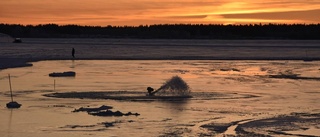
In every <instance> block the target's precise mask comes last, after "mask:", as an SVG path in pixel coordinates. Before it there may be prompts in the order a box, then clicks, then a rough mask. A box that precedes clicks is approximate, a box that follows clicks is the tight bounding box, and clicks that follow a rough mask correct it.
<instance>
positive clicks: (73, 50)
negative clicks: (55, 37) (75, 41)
mask: <svg viewBox="0 0 320 137" xmlns="http://www.w3.org/2000/svg"><path fill="white" fill-rule="evenodd" d="M74 53H76V50H75V49H74V48H72V57H73V58H75V57H74Z"/></svg>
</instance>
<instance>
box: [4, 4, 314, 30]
mask: <svg viewBox="0 0 320 137" xmlns="http://www.w3.org/2000/svg"><path fill="white" fill-rule="evenodd" d="M318 9H320V2H319V1H315V0H308V1H306V0H255V1H252V0H243V1H241V2H239V1H236V0H215V1H212V0H175V1H172V0H117V1H107V0H2V1H0V22H2V23H19V24H45V23H57V24H80V25H101V26H106V25H140V24H162V23H204V24H207V23H212V24H214V23H219V24H220V23H230V22H239V21H240V22H243V21H244V20H247V21H245V22H248V23H250V22H253V23H255V22H259V20H260V22H268V21H270V22H274V21H279V22H281V23H292V22H294V21H297V23H300V22H306V23H319V20H317V19H312V18H314V17H315V15H316V14H318V15H319V13H318V12H317V11H318ZM279 13H280V14H281V16H280V14H279ZM300 13H301V14H300ZM303 13H305V14H312V15H308V16H307V17H306V16H302V14H303ZM276 15H278V16H276ZM259 16H263V17H259ZM288 16H294V17H292V18H291V19H290V18H288ZM241 20H242V21H241Z"/></svg>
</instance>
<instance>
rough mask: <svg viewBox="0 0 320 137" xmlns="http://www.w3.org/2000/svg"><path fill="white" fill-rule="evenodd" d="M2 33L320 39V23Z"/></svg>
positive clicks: (14, 28) (5, 27)
mask: <svg viewBox="0 0 320 137" xmlns="http://www.w3.org/2000/svg"><path fill="white" fill-rule="evenodd" d="M0 33H5V34H8V35H10V36H12V37H21V38H138V39H298V40H305V39H318V40H319V39H320V24H248V25H220V24H208V25H207V24H159V25H141V26H106V27H101V26H80V25H57V24H44V25H19V24H0Z"/></svg>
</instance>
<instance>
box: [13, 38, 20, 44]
mask: <svg viewBox="0 0 320 137" xmlns="http://www.w3.org/2000/svg"><path fill="white" fill-rule="evenodd" d="M13 43H22V40H21V38H15V39H14V40H13Z"/></svg>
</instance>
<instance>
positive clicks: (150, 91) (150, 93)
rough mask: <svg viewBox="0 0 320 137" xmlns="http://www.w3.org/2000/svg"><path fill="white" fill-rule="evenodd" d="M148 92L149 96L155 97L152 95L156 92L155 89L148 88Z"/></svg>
mask: <svg viewBox="0 0 320 137" xmlns="http://www.w3.org/2000/svg"><path fill="white" fill-rule="evenodd" d="M147 90H148V94H147V96H153V95H154V94H153V93H152V91H154V89H153V88H152V87H148V88H147Z"/></svg>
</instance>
